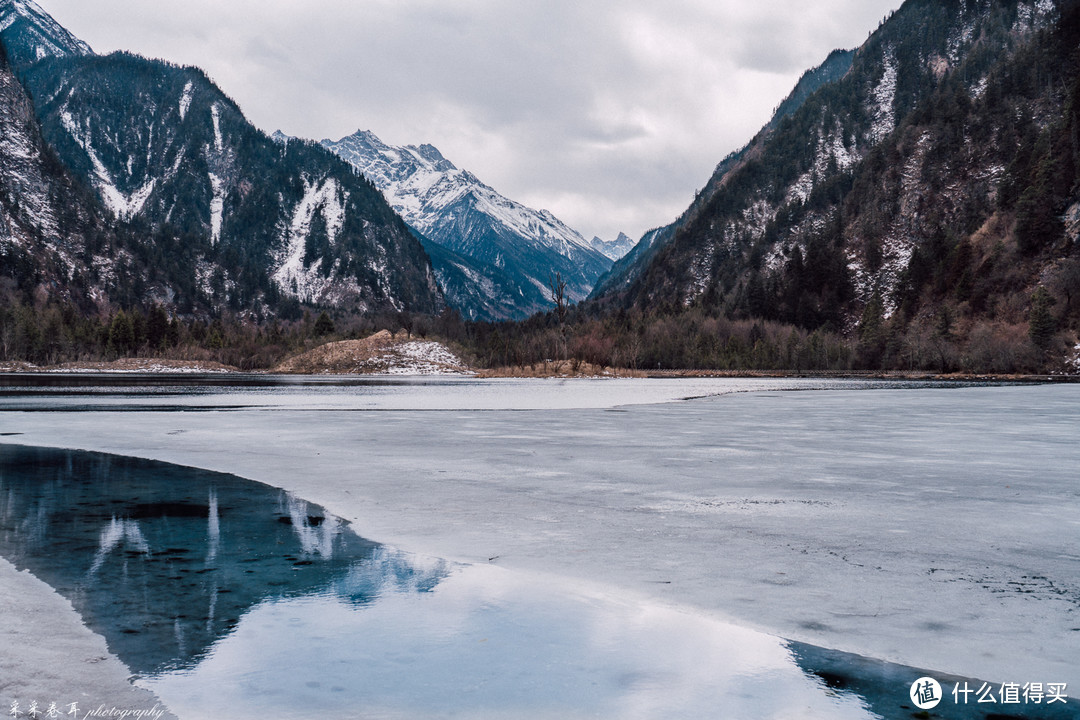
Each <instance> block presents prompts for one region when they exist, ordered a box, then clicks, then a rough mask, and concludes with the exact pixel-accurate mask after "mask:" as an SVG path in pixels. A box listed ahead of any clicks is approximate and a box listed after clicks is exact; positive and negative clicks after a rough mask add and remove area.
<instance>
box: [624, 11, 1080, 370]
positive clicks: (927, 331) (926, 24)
mask: <svg viewBox="0 0 1080 720" xmlns="http://www.w3.org/2000/svg"><path fill="white" fill-rule="evenodd" d="M1078 15H1080V13H1078V10H1077V3H1075V2H1060V3H1057V2H1052V1H1051V0H1021V1H1019V2H1017V1H1016V0H1013V1H1011V2H1010V1H1008V0H967V1H960V0H957V1H954V2H945V3H941V2H929V1H928V0H909V2H907V3H905V4H904V5H903V7H901V8H900V10H898V11H897V12H896V13H895V14H894V15H893V16H892V17H891V18H890V19H889V20H888V21H887V22H885V23H883V25H882V26H881V27H880V28H879V29H878V31H877V32H875V33H874V34H873V35H872V36H871V38H870V39H869V40H868V41H867V43H866V44H865V45H863V46H862V47H861V48H859V50H858V51H857V52H856V53H855V55H854V57H853V59H852V62H851V65H850V68H849V69H848V71H847V72H846V74H844V75H843V76H842V77H841V78H839V79H833V80H832V81H830V82H827V83H826V84H824V85H823V86H821V87H819V88H818V89H817V90H816V91H814V92H813V93H811V94H809V95H808V96H807V97H806V98H805V100H804V101H803V102H802V104H801V105H800V106H799V107H798V109H797V110H794V111H793V112H790V113H789V114H788V115H787V116H786V117H784V118H782V119H780V120H779V121H778V122H774V123H770V125H769V126H767V127H766V128H765V129H764V130H763V131H762V132H761V133H760V134H759V135H758V136H757V137H756V138H755V139H754V140H753V141H752V142H751V144H750V145H749V146H747V148H745V149H743V150H742V151H740V152H739V153H737V154H735V155H733V156H732V157H730V158H728V159H726V160H725V161H724V162H723V163H721V165H720V166H719V167H718V168H717V172H716V173H715V174H714V176H713V177H712V178H711V180H710V182H709V184H708V186H707V187H706V189H705V190H704V191H703V192H702V194H701V196H700V197H699V198H698V199H697V200H696V201H695V203H694V204H693V205H692V206H691V207H690V209H688V210H687V212H686V213H685V214H684V215H683V217H682V218H680V220H679V221H677V222H676V223H675V224H674V225H672V226H669V227H668V228H664V229H661V230H660V231H657V232H656V233H655V234H656V235H657V236H659V239H660V240H661V241H659V242H658V238H657V237H652V238H651V239H650V237H649V236H646V239H645V241H643V242H642V243H641V244H639V246H638V248H636V249H635V251H634V252H633V253H631V256H628V258H627V260H628V263H627V264H626V266H625V267H622V268H620V267H619V265H618V264H617V265H616V267H615V269H614V270H613V273H612V274H611V275H609V278H608V279H607V280H606V281H605V297H604V301H605V302H608V303H615V304H620V305H623V306H630V305H636V306H639V307H650V306H655V305H656V304H659V303H668V304H669V305H671V306H673V307H688V306H691V305H701V306H703V307H711V308H714V309H717V310H722V311H725V312H727V313H728V314H729V315H734V316H737V317H753V318H762V319H769V320H776V321H780V322H787V323H793V324H796V325H798V326H801V327H804V328H807V329H808V330H810V329H815V328H818V327H827V328H832V329H834V330H839V331H847V332H856V331H857V332H858V335H859V337H860V338H863V339H865V341H866V345H867V353H868V354H869V355H871V356H872V355H875V354H878V355H880V354H881V353H885V352H892V350H889V349H888V348H887V347H886V346H887V345H888V344H889V343H890V342H895V344H896V347H901V346H907V347H908V348H909V349H911V348H912V347H913V346H914V345H915V344H917V341H918V340H919V338H923V339H924V341H925V342H924V344H925V345H930V344H931V340H930V338H933V337H937V338H939V339H940V338H950V339H953V340H956V339H960V340H962V341H963V343H962V346H963V347H964V348H965V352H970V353H976V352H978V353H983V354H986V355H987V356H989V355H991V354H993V353H994V352H998V350H995V348H997V349H1000V348H1001V347H1004V346H1006V345H1008V344H1009V337H1010V336H1013V339H1014V340H1015V339H1016V337H1015V336H1019V338H1020V339H1023V337H1024V335H1025V330H1026V329H1027V323H1028V317H1029V314H1031V313H1032V312H1033V309H1032V308H1031V305H1032V302H1031V299H1032V297H1033V296H1034V295H1036V294H1037V288H1038V287H1039V286H1041V285H1045V286H1046V287H1047V288H1049V291H1050V292H1053V293H1055V294H1056V296H1057V299H1058V300H1060V302H1059V303H1058V304H1057V307H1058V310H1057V314H1058V316H1057V317H1056V318H1054V319H1055V320H1056V321H1057V322H1058V325H1059V326H1061V324H1062V323H1065V324H1067V323H1068V322H1071V320H1070V318H1071V317H1072V316H1073V314H1074V301H1075V297H1074V296H1075V295H1077V294H1080V288H1077V287H1075V285H1071V284H1070V281H1068V280H1067V279H1066V278H1068V277H1072V275H1074V274H1075V273H1074V272H1073V269H1072V268H1073V266H1074V265H1076V264H1077V263H1078V259H1077V254H1078V253H1077V248H1076V239H1077V234H1078V231H1080V223H1078V222H1077V218H1080V205H1078V204H1077V200H1078V199H1080V198H1078V193H1077V189H1078V185H1077V179H1078V176H1077V169H1078V168H1080V162H1078V156H1080V146H1078V140H1077V137H1080V133H1078V128H1077V118H1076V114H1077V110H1078V108H1080V90H1078V80H1077V72H1076V70H1077V60H1078V56H1077V42H1078V38H1080V23H1078ZM643 246H645V247H644V248H643ZM635 256H636V257H635ZM620 270H621V271H622V273H621V275H619V277H617V278H615V279H614V280H612V275H614V274H615V273H616V272H618V271H620ZM1054 288H1058V290H1054ZM1053 299H1054V298H1051V300H1053ZM886 322H888V323H889V325H888V327H887V328H886ZM1033 337H1034V336H1033ZM894 349H895V348H894ZM912 352H913V353H914V352H916V350H912ZM868 362H869V361H868ZM943 364H947V363H944V362H943ZM974 364H978V363H974ZM1006 364H1007V363H1006Z"/></svg>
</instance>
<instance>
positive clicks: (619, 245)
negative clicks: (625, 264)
mask: <svg viewBox="0 0 1080 720" xmlns="http://www.w3.org/2000/svg"><path fill="white" fill-rule="evenodd" d="M590 244H591V245H592V247H593V249H594V250H597V251H599V252H601V253H603V254H604V255H605V256H606V257H608V258H610V259H612V260H618V259H619V258H621V257H623V256H625V255H626V253H628V252H630V251H631V250H633V249H634V245H635V244H636V243H635V242H634V241H633V239H632V238H631V237H630V236H629V235H627V234H626V233H622V232H621V233H619V237H617V238H615V239H614V240H603V239H601V238H599V237H594V238H593V239H592V242H591V243H590Z"/></svg>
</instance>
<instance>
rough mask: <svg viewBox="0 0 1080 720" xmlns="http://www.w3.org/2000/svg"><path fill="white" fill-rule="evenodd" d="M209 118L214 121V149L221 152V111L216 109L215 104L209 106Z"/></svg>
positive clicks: (223, 144) (222, 145)
mask: <svg viewBox="0 0 1080 720" xmlns="http://www.w3.org/2000/svg"><path fill="white" fill-rule="evenodd" d="M210 117H211V118H212V119H213V121H214V147H215V148H216V149H217V151H218V152H221V151H222V149H224V147H225V143H224V141H223V140H222V138H221V110H219V109H218V105H217V103H214V104H213V105H211V106H210Z"/></svg>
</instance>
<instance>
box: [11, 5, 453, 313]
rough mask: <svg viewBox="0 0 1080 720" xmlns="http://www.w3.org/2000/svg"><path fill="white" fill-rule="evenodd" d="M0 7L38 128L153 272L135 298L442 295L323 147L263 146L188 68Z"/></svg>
mask: <svg viewBox="0 0 1080 720" xmlns="http://www.w3.org/2000/svg"><path fill="white" fill-rule="evenodd" d="M2 7H3V12H4V13H5V14H4V15H3V16H4V17H6V18H7V19H6V20H5V22H6V23H7V27H5V29H4V31H3V34H2V36H0V37H2V38H3V41H4V42H5V44H10V45H11V46H12V47H15V48H24V50H22V51H20V52H18V53H16V54H15V55H14V57H15V58H16V63H15V65H14V67H15V70H16V72H17V74H18V76H19V77H20V79H21V81H22V84H23V85H24V86H25V88H26V89H27V90H28V91H29V94H30V95H31V98H32V100H33V105H34V109H35V111H36V115H37V120H38V121H39V122H40V125H41V129H42V134H43V136H44V138H45V140H46V141H47V142H48V144H49V145H50V146H51V147H52V148H53V149H54V150H55V153H56V156H58V157H59V159H60V161H61V162H62V164H63V165H64V166H65V167H66V168H68V169H69V170H70V171H71V172H72V173H73V174H74V176H76V177H77V178H79V179H80V180H81V181H82V182H83V183H84V184H85V185H86V186H88V187H89V188H92V190H93V192H94V194H96V195H97V197H98V199H99V200H100V202H101V204H103V205H104V206H105V208H106V209H107V211H108V213H109V214H110V215H111V218H112V220H113V221H114V222H115V224H116V225H117V226H118V227H123V228H127V229H129V230H130V231H131V232H133V233H137V234H139V235H140V236H142V238H143V240H142V242H143V244H144V245H145V246H146V254H147V255H148V256H151V257H152V260H153V263H152V264H153V266H154V267H155V268H157V269H159V270H160V272H161V273H162V274H163V276H164V283H163V286H162V287H160V288H159V289H158V290H159V292H151V291H150V289H149V288H146V289H144V291H143V292H141V293H137V294H138V295H139V296H140V297H139V300H140V301H141V302H143V303H147V302H160V303H164V304H166V305H169V306H173V307H176V308H177V309H178V310H180V311H182V312H190V311H194V310H198V309H200V308H202V309H206V310H209V311H215V312H216V311H221V310H233V311H242V312H253V313H255V314H256V315H258V316H262V315H264V314H267V313H268V314H276V313H279V312H283V311H284V312H292V311H295V310H289V308H290V307H291V308H294V309H295V308H297V307H298V306H299V304H300V303H304V304H310V305H320V306H326V307H333V308H340V309H343V310H347V311H353V312H378V311H397V310H413V311H420V312H438V311H439V310H441V308H442V307H444V301H443V298H442V294H441V292H440V291H439V289H438V286H437V283H436V279H435V275H434V272H433V271H432V269H431V266H430V264H429V262H428V259H427V256H426V254H425V253H424V251H423V248H422V247H421V245H420V243H419V241H417V240H416V238H415V237H413V235H412V233H411V232H410V231H409V229H408V227H407V226H406V225H405V224H404V223H403V222H402V221H401V219H400V218H399V217H398V216H397V215H396V214H395V213H394V212H393V210H392V209H391V208H390V207H389V206H388V205H387V204H386V202H385V201H384V200H383V198H382V196H381V195H380V193H379V192H378V190H377V189H376V188H374V187H373V186H372V185H371V184H370V183H369V182H367V181H366V180H365V179H364V178H363V177H362V176H360V175H359V174H358V173H356V172H355V171H354V170H353V169H352V168H351V167H350V166H348V165H347V164H346V163H344V162H342V161H341V160H340V159H338V158H337V157H336V156H334V155H333V154H332V153H330V152H328V151H326V150H325V149H324V148H322V147H320V146H318V145H317V144H314V143H303V142H297V143H291V144H289V146H288V147H283V146H281V145H279V144H277V143H274V142H273V141H271V140H270V138H268V137H267V136H266V135H264V134H263V133H262V132H260V131H259V130H257V129H256V128H255V127H254V126H252V125H251V124H250V123H249V122H248V121H247V120H246V119H245V118H244V116H243V114H242V112H241V111H240V109H239V108H238V107H237V106H236V104H235V103H234V102H232V100H230V99H229V98H228V97H227V96H226V95H225V94H224V93H223V92H222V91H221V90H220V89H219V88H218V87H217V86H215V85H214V84H213V83H212V82H211V81H210V80H209V79H208V78H207V77H206V76H205V74H204V73H202V72H201V71H199V70H198V69H195V68H190V67H177V66H173V65H170V64H167V63H164V62H161V61H155V60H147V59H144V58H141V57H137V56H134V55H130V54H126V53H114V54H112V55H109V56H106V57H101V56H96V55H93V54H91V53H90V52H89V48H87V47H86V46H85V44H79V43H77V42H76V43H75V44H74V45H72V44H71V43H68V44H67V45H64V43H63V42H61V41H60V40H56V39H55V38H57V37H58V36H61V37H62V38H70V34H67V33H66V31H63V32H61V31H62V28H59V26H57V25H56V24H55V22H52V21H51V19H50V18H48V16H47V15H45V14H44V13H43V12H42V11H41V10H40V8H37V6H34V5H33V4H32V3H28V2H25V1H24V0H14V1H13V0H4V5H3V6H2ZM12 18H16V19H15V20H14V21H12ZM58 28H59V29H58ZM54 50H55V52H54ZM92 262H93V260H92V259H91V263H92Z"/></svg>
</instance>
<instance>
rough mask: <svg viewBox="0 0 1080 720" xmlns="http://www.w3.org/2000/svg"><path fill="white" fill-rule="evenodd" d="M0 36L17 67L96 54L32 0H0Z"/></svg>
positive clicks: (9, 56)
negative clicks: (48, 60) (56, 58)
mask: <svg viewBox="0 0 1080 720" xmlns="http://www.w3.org/2000/svg"><path fill="white" fill-rule="evenodd" d="M0 39H2V40H3V42H4V45H5V47H6V48H7V53H8V58H9V59H10V61H11V62H12V64H14V65H15V66H16V67H25V66H27V65H29V64H31V63H33V62H36V61H38V60H43V59H45V58H48V57H68V56H70V55H92V54H93V51H92V50H91V49H90V46H89V45H87V44H86V43H84V42H83V41H82V40H80V39H78V38H77V37H75V36H74V35H72V34H71V33H70V32H68V31H67V30H66V29H65V28H63V27H61V26H60V25H59V24H58V23H57V22H56V21H55V20H53V19H52V17H51V16H50V15H49V14H48V13H47V12H45V11H44V10H42V9H41V8H40V7H38V5H37V4H36V3H34V2H32V0H0Z"/></svg>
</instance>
